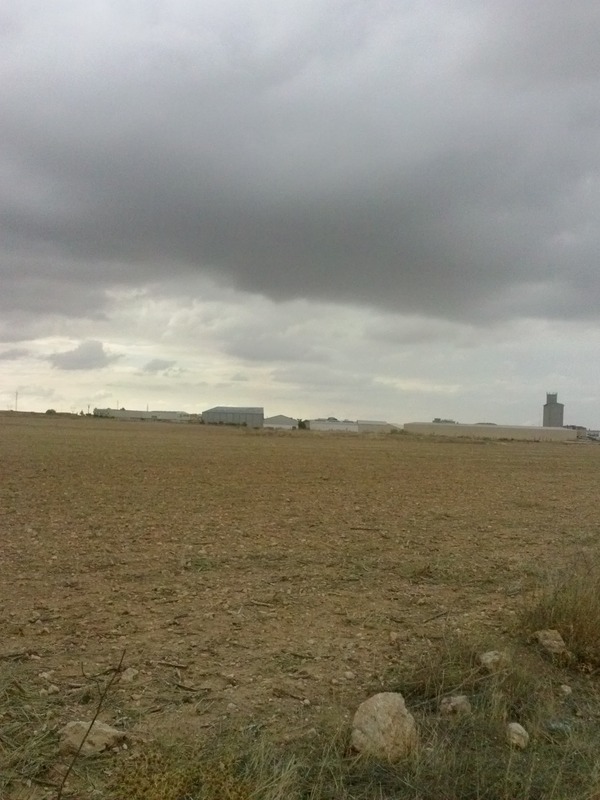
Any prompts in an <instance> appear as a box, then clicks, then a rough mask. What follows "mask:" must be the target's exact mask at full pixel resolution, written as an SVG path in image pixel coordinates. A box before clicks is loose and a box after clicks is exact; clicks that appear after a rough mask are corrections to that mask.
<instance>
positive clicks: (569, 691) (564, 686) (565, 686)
mask: <svg viewBox="0 0 600 800" xmlns="http://www.w3.org/2000/svg"><path fill="white" fill-rule="evenodd" d="M560 693H561V694H563V695H564V696H565V697H568V696H569V695H570V694H573V689H571V687H570V686H569V684H568V683H563V684H561V686H560Z"/></svg>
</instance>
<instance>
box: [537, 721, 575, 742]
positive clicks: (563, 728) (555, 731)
mask: <svg viewBox="0 0 600 800" xmlns="http://www.w3.org/2000/svg"><path fill="white" fill-rule="evenodd" d="M544 727H545V729H546V731H547V732H548V733H549V734H550V736H551V737H563V738H567V737H568V736H570V735H571V734H572V733H573V726H572V724H571V723H570V722H569V720H567V719H550V720H548V722H546V724H545V726H544Z"/></svg>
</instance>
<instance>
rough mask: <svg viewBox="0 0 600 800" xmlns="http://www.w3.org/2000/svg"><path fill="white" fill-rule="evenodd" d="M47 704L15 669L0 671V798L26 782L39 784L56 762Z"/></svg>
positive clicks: (9, 667)
mask: <svg viewBox="0 0 600 800" xmlns="http://www.w3.org/2000/svg"><path fill="white" fill-rule="evenodd" d="M46 712H47V702H46V700H45V699H44V698H42V697H41V696H40V694H39V691H36V689H35V688H32V687H30V686H29V685H28V684H27V683H26V682H25V681H24V680H23V679H22V677H21V675H20V673H19V669H18V667H17V666H16V665H5V666H3V668H2V670H1V671H0V797H4V796H6V795H8V793H9V790H12V789H13V788H14V787H18V786H22V785H24V784H27V783H28V782H31V781H33V782H38V781H39V782H42V783H43V778H44V775H45V774H46V773H47V771H48V769H49V768H50V767H51V765H52V764H53V763H54V761H55V760H56V734H55V733H54V732H53V731H52V730H51V729H50V727H49V725H48V719H47V714H46Z"/></svg>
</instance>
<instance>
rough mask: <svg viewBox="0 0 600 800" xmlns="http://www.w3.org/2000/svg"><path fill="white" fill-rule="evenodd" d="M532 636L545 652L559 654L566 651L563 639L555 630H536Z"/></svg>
mask: <svg viewBox="0 0 600 800" xmlns="http://www.w3.org/2000/svg"><path fill="white" fill-rule="evenodd" d="M533 638H534V639H535V640H536V641H537V643H538V644H539V645H540V647H542V648H543V649H544V650H545V651H546V652H547V653H550V654H551V655H561V654H563V653H566V652H567V645H566V644H565V640H564V639H563V637H562V636H561V635H560V633H559V632H558V631H557V630H553V629H549V630H543V631H536V632H535V633H534V634H533Z"/></svg>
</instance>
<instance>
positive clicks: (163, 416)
mask: <svg viewBox="0 0 600 800" xmlns="http://www.w3.org/2000/svg"><path fill="white" fill-rule="evenodd" d="M94 416H95V417H106V418H109V419H125V420H149V421H151V422H152V421H154V422H199V421H200V418H199V416H198V414H188V413H187V412H186V411H135V410H130V409H125V408H95V409H94Z"/></svg>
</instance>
